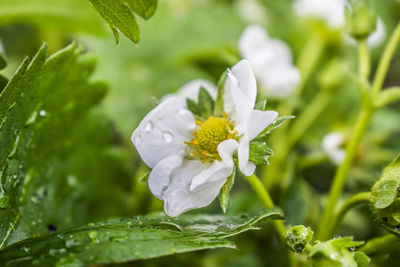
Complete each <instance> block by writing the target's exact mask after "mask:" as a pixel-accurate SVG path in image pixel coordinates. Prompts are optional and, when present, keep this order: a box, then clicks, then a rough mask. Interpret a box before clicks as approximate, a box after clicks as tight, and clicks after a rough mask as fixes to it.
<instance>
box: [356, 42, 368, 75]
mask: <svg viewBox="0 0 400 267" xmlns="http://www.w3.org/2000/svg"><path fill="white" fill-rule="evenodd" d="M358 51H359V67H358V68H359V71H360V77H363V78H364V79H368V77H369V72H370V66H371V64H370V56H369V51H368V46H367V42H366V40H365V39H364V40H361V41H360V44H359V50H358Z"/></svg>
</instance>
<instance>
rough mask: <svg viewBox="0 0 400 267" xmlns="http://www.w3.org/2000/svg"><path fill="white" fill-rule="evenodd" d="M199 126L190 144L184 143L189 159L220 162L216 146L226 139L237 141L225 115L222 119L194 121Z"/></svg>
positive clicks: (212, 118) (211, 118) (235, 134)
mask: <svg viewBox="0 0 400 267" xmlns="http://www.w3.org/2000/svg"><path fill="white" fill-rule="evenodd" d="M196 124H197V125H199V126H200V127H199V129H198V131H197V132H194V133H193V135H194V136H195V138H194V139H192V141H191V142H185V143H186V144H187V145H189V147H190V149H191V150H190V153H189V154H188V156H189V157H190V158H194V157H197V158H200V159H201V160H202V161H203V162H205V161H208V160H211V161H213V160H215V159H218V160H220V159H221V158H220V156H219V154H218V145H219V144H220V143H221V142H222V141H225V140H228V139H237V132H236V131H234V130H233V126H232V124H231V123H230V122H229V120H228V118H227V116H226V114H224V117H223V118H218V117H210V118H208V119H207V120H206V121H204V122H201V121H196Z"/></svg>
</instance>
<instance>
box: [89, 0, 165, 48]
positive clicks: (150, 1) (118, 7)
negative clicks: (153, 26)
mask: <svg viewBox="0 0 400 267" xmlns="http://www.w3.org/2000/svg"><path fill="white" fill-rule="evenodd" d="M89 1H90V3H92V5H93V6H94V7H95V9H96V10H97V11H98V12H99V13H100V15H101V16H102V17H103V18H104V20H105V21H106V22H107V24H108V26H109V27H110V28H111V30H112V32H113V34H114V37H115V41H116V43H117V44H118V43H119V34H118V30H119V31H121V32H122V33H123V34H124V35H125V36H126V37H128V38H129V39H130V40H131V41H132V42H134V43H138V42H139V40H140V31H139V25H138V24H137V22H136V19H135V16H134V14H133V12H132V11H134V12H136V13H137V14H138V15H140V16H142V17H143V18H145V19H148V18H150V17H151V16H152V15H153V14H154V11H155V9H156V7H157V0H89Z"/></svg>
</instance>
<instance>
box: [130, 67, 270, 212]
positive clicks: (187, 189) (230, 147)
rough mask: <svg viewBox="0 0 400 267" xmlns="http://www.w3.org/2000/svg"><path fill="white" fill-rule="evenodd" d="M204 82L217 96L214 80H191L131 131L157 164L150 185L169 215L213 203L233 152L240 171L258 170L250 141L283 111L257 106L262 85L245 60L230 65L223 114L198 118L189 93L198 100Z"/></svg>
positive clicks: (144, 157)
mask: <svg viewBox="0 0 400 267" xmlns="http://www.w3.org/2000/svg"><path fill="white" fill-rule="evenodd" d="M200 86H202V87H203V88H205V89H206V90H207V91H208V92H209V93H210V95H211V96H212V97H213V98H215V96H216V94H217V89H216V87H215V86H214V85H213V84H211V83H209V82H207V81H204V80H195V81H192V82H190V83H188V84H187V85H185V86H184V87H183V88H181V89H180V90H179V92H178V93H176V94H174V95H169V96H168V97H166V98H165V99H164V100H163V101H162V102H161V103H160V104H159V105H158V106H157V107H156V108H154V109H153V110H152V111H151V112H150V113H149V114H147V116H146V117H145V118H144V119H143V120H142V121H141V122H140V124H139V126H138V127H137V129H136V130H135V131H134V132H133V134H132V137H131V139H132V142H133V144H134V145H135V147H136V149H137V151H138V152H139V154H140V156H141V158H142V160H143V161H144V162H145V163H146V164H147V165H148V166H149V167H150V168H152V171H151V173H150V176H149V180H148V184H149V188H150V190H151V192H152V193H153V194H154V195H155V196H156V197H157V198H159V199H161V200H163V201H164V210H165V213H166V214H167V215H169V216H174V217H175V216H179V215H180V214H182V213H183V212H186V211H188V210H191V209H196V208H201V207H205V206H207V205H209V204H210V203H211V202H212V201H213V200H214V199H215V198H216V196H217V195H218V193H219V191H220V189H221V187H222V186H223V185H224V183H225V182H226V180H227V178H228V177H229V176H230V175H231V174H232V171H233V168H234V162H233V155H234V154H236V153H237V157H238V161H239V169H240V171H241V172H242V173H243V174H244V175H251V174H253V173H254V170H255V165H254V164H253V163H252V162H250V161H249V143H250V141H251V140H252V139H254V138H255V137H256V136H257V135H258V134H260V133H261V132H262V131H263V130H264V129H265V127H267V126H268V125H269V124H270V123H271V122H273V121H274V120H275V119H276V117H277V116H278V113H277V112H275V111H260V110H254V104H255V101H256V95H257V85H256V80H255V77H254V74H253V71H252V69H251V67H250V64H249V62H248V61H246V60H242V61H240V62H239V63H237V64H236V65H235V66H233V68H232V70H230V71H228V75H227V80H226V84H225V92H224V96H223V99H224V111H225V113H224V115H223V116H221V117H209V118H208V119H206V120H204V121H203V122H200V121H196V120H195V118H194V116H193V114H192V113H191V112H190V111H189V109H188V108H187V105H186V99H187V98H189V99H192V100H196V98H197V96H198V93H199V90H200Z"/></svg>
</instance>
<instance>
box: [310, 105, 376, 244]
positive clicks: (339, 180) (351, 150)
mask: <svg viewBox="0 0 400 267" xmlns="http://www.w3.org/2000/svg"><path fill="white" fill-rule="evenodd" d="M371 115H372V110H371V109H363V110H362V111H361V113H360V114H359V116H358V119H357V122H356V126H355V128H354V134H353V137H352V138H351V140H350V143H349V145H348V146H347V151H346V157H345V159H344V161H343V163H342V164H341V165H340V167H339V169H338V170H337V172H336V174H335V177H334V179H333V184H332V186H331V190H330V192H329V197H328V204H327V206H326V208H325V212H324V214H323V216H322V220H321V223H320V225H319V227H318V230H319V239H320V240H326V239H328V238H329V237H330V236H331V234H332V233H331V231H332V218H333V214H334V211H335V207H336V202H337V201H338V199H339V197H340V195H341V193H342V190H343V186H344V184H345V182H346V178H347V174H348V172H349V170H350V167H351V165H352V163H353V159H354V156H355V155H356V151H357V148H358V145H359V144H360V141H361V137H362V135H363V133H364V131H365V128H366V127H367V124H368V122H369V119H370V118H371Z"/></svg>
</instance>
